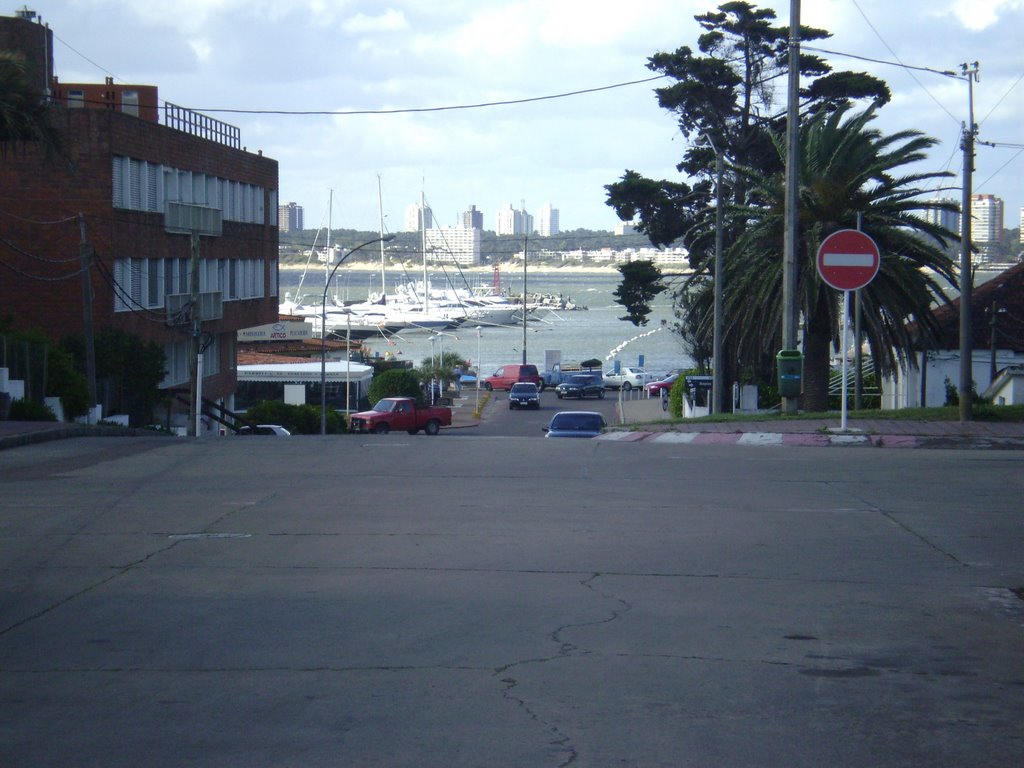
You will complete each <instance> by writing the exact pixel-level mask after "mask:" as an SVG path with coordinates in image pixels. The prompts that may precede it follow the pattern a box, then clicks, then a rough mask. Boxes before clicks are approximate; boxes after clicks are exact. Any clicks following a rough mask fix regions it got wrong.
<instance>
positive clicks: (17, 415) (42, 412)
mask: <svg viewBox="0 0 1024 768" xmlns="http://www.w3.org/2000/svg"><path fill="white" fill-rule="evenodd" d="M8 418H9V419H10V420H11V421H56V420H57V415H56V414H55V413H54V412H53V410H52V409H51V408H50V406H48V405H46V404H45V403H37V402H36V401H35V400H25V399H21V400H15V401H14V402H12V403H11V412H10V414H9V416H8Z"/></svg>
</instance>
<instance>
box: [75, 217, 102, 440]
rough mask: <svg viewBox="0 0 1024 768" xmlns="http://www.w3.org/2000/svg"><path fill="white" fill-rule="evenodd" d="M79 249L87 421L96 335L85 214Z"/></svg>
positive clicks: (93, 395) (92, 409)
mask: <svg viewBox="0 0 1024 768" xmlns="http://www.w3.org/2000/svg"><path fill="white" fill-rule="evenodd" d="M78 232H79V250H78V257H79V260H80V263H81V271H82V324H83V326H84V330H85V380H86V384H87V386H88V389H89V414H88V416H87V419H88V423H89V424H92V417H93V413H94V412H95V409H96V400H97V397H96V337H95V330H94V328H93V319H92V248H91V247H90V246H89V241H88V240H87V239H86V236H85V216H84V215H83V214H82V213H79V214H78Z"/></svg>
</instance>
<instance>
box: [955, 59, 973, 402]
mask: <svg viewBox="0 0 1024 768" xmlns="http://www.w3.org/2000/svg"><path fill="white" fill-rule="evenodd" d="M960 70H961V72H962V73H963V75H964V77H965V78H966V79H967V97H968V105H967V113H968V119H967V124H966V125H964V127H963V134H964V137H963V141H962V142H961V144H960V146H961V148H962V149H963V155H964V171H963V174H964V180H963V181H964V183H963V195H962V197H961V202H960V386H959V392H958V394H959V396H960V421H971V419H972V418H973V405H974V403H973V402H972V400H973V393H972V391H971V386H972V384H973V376H972V373H973V370H972V369H973V367H974V339H973V338H972V333H971V294H972V293H973V292H974V275H973V274H972V272H971V197H972V194H973V191H974V190H973V173H974V135H975V133H976V132H977V127H976V126H975V125H974V81H975V80H976V79H977V77H978V62H974V63H973V64H971V65H967V64H961V65H960Z"/></svg>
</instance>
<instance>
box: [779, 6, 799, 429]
mask: <svg viewBox="0 0 1024 768" xmlns="http://www.w3.org/2000/svg"><path fill="white" fill-rule="evenodd" d="M799 186H800V0H790V1H789V108H788V110H787V117H786V205H785V217H786V229H785V236H784V237H783V243H782V247H783V254H782V348H783V349H784V350H795V349H796V336H797V302H796V291H797V267H798V264H797V248H798V238H799V231H798V228H797V206H798V201H799ZM798 404H799V398H798V397H783V398H782V412H783V413H789V414H794V413H796V412H797V406H798Z"/></svg>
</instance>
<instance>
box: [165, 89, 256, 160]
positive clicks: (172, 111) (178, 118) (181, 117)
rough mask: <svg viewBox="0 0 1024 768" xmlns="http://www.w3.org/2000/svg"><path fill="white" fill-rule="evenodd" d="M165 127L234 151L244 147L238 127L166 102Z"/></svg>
mask: <svg viewBox="0 0 1024 768" xmlns="http://www.w3.org/2000/svg"><path fill="white" fill-rule="evenodd" d="M164 125H166V126H167V127H169V128H174V129H175V130H178V131H184V132H185V133H189V134H191V135H193V136H199V137H200V138H203V139H209V140H210V141H216V142H217V143H218V144H225V145H227V146H229V147H233V148H234V149H240V148H241V146H242V132H241V130H240V129H239V128H237V127H236V126H234V125H230V124H228V123H225V122H223V121H221V120H217V119H215V118H212V117H209V116H208V115H204V114H201V113H199V112H193V111H192V110H191V109H187V108H185V107H179V106H178V105H177V104H171V103H170V102H169V101H165V102H164Z"/></svg>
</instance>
